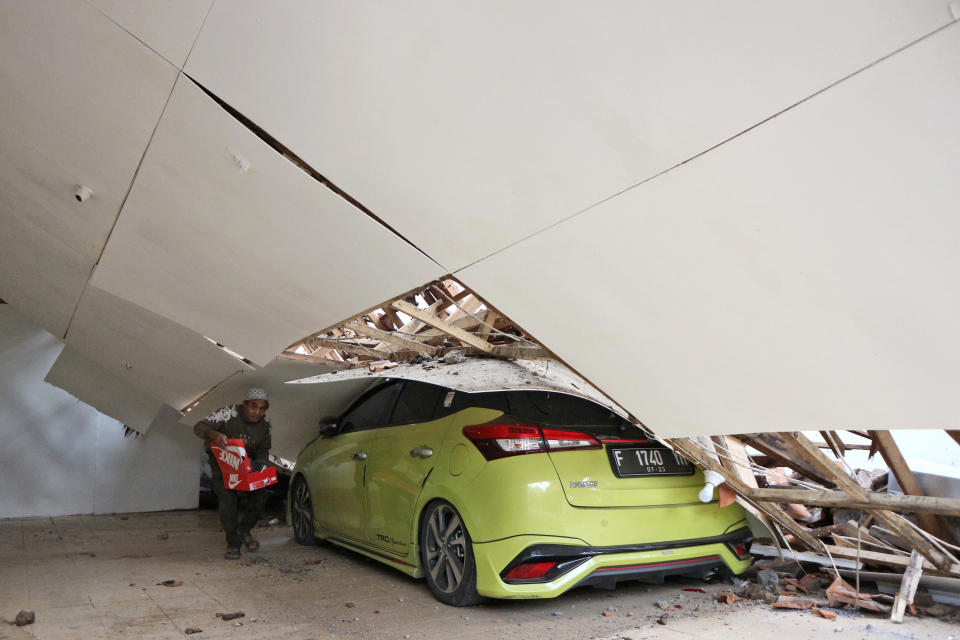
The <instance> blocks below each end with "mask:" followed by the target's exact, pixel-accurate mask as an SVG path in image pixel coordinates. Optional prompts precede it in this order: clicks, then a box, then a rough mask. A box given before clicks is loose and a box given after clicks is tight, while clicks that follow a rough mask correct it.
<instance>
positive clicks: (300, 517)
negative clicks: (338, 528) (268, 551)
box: [290, 476, 317, 545]
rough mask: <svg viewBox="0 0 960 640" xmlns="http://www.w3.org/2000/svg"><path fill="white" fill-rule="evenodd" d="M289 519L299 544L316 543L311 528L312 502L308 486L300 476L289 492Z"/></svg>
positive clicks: (294, 536)
mask: <svg viewBox="0 0 960 640" xmlns="http://www.w3.org/2000/svg"><path fill="white" fill-rule="evenodd" d="M290 519H291V520H292V521H293V538H294V540H296V541H297V542H298V543H299V544H302V545H313V544H316V543H317V539H316V538H315V537H314V530H313V503H312V502H311V501H310V487H308V486H307V481H306V480H304V479H303V477H302V476H298V477H297V479H296V480H294V481H293V489H292V490H291V492H290Z"/></svg>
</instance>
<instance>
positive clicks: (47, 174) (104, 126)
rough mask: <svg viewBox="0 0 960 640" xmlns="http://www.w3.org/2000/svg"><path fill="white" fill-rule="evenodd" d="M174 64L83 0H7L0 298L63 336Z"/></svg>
mask: <svg viewBox="0 0 960 640" xmlns="http://www.w3.org/2000/svg"><path fill="white" fill-rule="evenodd" d="M176 75H177V70H176V69H175V68H174V67H172V66H171V65H170V64H169V63H167V62H166V61H165V60H163V59H162V58H160V57H159V56H158V55H157V54H155V53H154V52H153V51H150V50H149V49H148V48H147V47H145V46H143V44H141V43H140V42H138V41H137V40H136V39H135V38H133V37H131V36H130V34H128V33H126V32H125V31H124V30H123V29H121V28H119V27H118V26H117V25H115V24H114V23H113V22H111V21H110V20H109V19H107V18H106V17H105V16H104V15H103V14H102V13H100V12H99V11H97V10H96V9H94V8H93V7H91V6H90V5H88V4H86V3H84V2H73V1H66V0H64V1H55V0H51V1H49V2H33V1H32V0H8V1H5V2H3V3H2V4H0V227H2V228H3V232H2V233H0V298H4V299H5V300H7V301H8V302H10V303H11V304H13V305H14V306H16V307H17V308H18V309H19V310H20V311H21V312H22V313H24V314H25V315H27V316H29V317H30V318H31V319H33V320H34V321H35V322H37V323H38V324H39V325H40V326H42V327H43V328H45V329H47V330H48V331H50V332H51V333H53V334H55V335H57V336H61V337H62V336H63V334H64V331H65V330H66V328H67V324H68V322H69V320H70V316H71V314H72V313H73V310H74V307H75V306H76V303H77V300H78V299H79V297H80V292H81V290H82V288H83V284H84V283H85V282H86V280H87V278H88V277H89V275H90V271H91V269H93V265H94V263H95V261H96V259H97V257H98V256H99V255H100V251H101V249H102V248H103V245H104V242H106V238H107V234H108V233H109V231H110V227H111V225H112V224H113V222H114V219H115V218H116V215H117V211H119V209H120V204H121V202H122V201H123V197H124V195H125V194H126V192H127V189H128V188H129V186H130V182H131V180H132V179H133V175H134V171H135V170H136V167H137V163H138V162H139V160H140V157H141V156H142V154H143V151H144V149H145V148H146V146H147V142H148V140H149V139H150V134H151V132H152V131H153V128H154V126H155V125H156V123H157V120H158V119H159V117H160V113H161V111H162V109H163V105H164V102H165V101H166V99H167V96H168V95H169V94H170V90H171V88H172V87H173V83H174V81H175V79H176ZM80 184H82V185H86V186H88V187H90V188H91V189H92V190H93V197H92V198H90V199H89V200H88V201H86V202H84V203H82V204H81V203H78V202H77V201H76V200H75V199H74V191H75V189H76V186H77V185H80Z"/></svg>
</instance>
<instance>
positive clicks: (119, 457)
mask: <svg viewBox="0 0 960 640" xmlns="http://www.w3.org/2000/svg"><path fill="white" fill-rule="evenodd" d="M62 348H63V344H62V343H61V342H60V341H59V340H58V339H57V338H55V337H54V336H53V335H51V334H49V333H47V332H46V331H44V330H42V329H39V328H37V327H36V325H34V324H32V323H31V322H30V321H28V320H26V319H25V318H24V317H23V316H21V315H20V314H19V313H17V312H16V311H14V310H13V309H12V308H11V307H10V305H0V443H2V444H0V469H2V474H3V475H2V477H3V481H2V482H0V518H11V517H23V516H57V515H69V514H89V513H121V512H133V511H162V510H168V509H189V508H194V507H196V506H197V495H198V491H199V479H200V464H201V450H200V445H199V441H198V440H197V439H196V438H195V437H194V436H193V434H192V433H191V432H190V429H189V427H185V426H184V425H180V424H178V423H177V418H178V417H179V414H177V412H175V411H173V410H172V409H169V408H166V410H165V411H161V412H160V414H159V415H158V416H157V418H156V419H155V420H154V423H153V425H152V426H151V429H150V431H149V432H148V433H147V434H146V435H143V436H140V437H139V438H132V437H130V438H124V437H123V433H124V429H123V425H121V424H120V423H119V422H117V421H116V420H113V419H112V418H109V417H107V416H105V415H103V414H101V413H99V412H98V411H96V410H95V409H93V408H92V407H90V406H88V405H86V404H84V403H82V402H80V401H79V400H77V399H76V398H74V397H73V396H71V395H70V394H68V393H66V392H65V391H62V390H60V389H58V388H56V387H54V386H53V385H50V384H47V383H46V382H44V381H43V379H44V376H46V374H47V371H48V370H49V369H50V367H51V366H52V365H53V363H54V361H55V360H56V359H57V356H58V354H59V353H60V350H61V349H62Z"/></svg>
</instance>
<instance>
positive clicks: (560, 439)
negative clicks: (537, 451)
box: [542, 428, 603, 450]
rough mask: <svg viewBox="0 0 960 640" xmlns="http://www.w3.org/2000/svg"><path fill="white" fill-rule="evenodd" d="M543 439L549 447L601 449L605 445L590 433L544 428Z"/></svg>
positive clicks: (552, 448)
mask: <svg viewBox="0 0 960 640" xmlns="http://www.w3.org/2000/svg"><path fill="white" fill-rule="evenodd" d="M542 431H543V439H544V440H545V441H546V443H547V449H550V450H556V449H600V448H602V447H603V445H601V444H600V441H599V440H597V439H596V438H594V437H593V436H592V435H590V434H589V433H581V432H579V431H564V430H561V429H548V428H544V429H542Z"/></svg>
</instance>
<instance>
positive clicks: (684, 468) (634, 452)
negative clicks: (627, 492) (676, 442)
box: [607, 447, 696, 478]
mask: <svg viewBox="0 0 960 640" xmlns="http://www.w3.org/2000/svg"><path fill="white" fill-rule="evenodd" d="M607 451H608V453H609V455H610V463H611V465H612V466H613V471H614V473H616V475H617V477H619V478H634V477H638V476H689V475H692V474H693V472H694V471H696V469H694V466H693V465H692V464H690V462H689V461H688V460H687V459H686V458H684V457H683V456H681V455H680V454H679V453H674V452H673V451H670V450H669V449H650V448H646V447H610V448H609V449H608V450H607Z"/></svg>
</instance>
